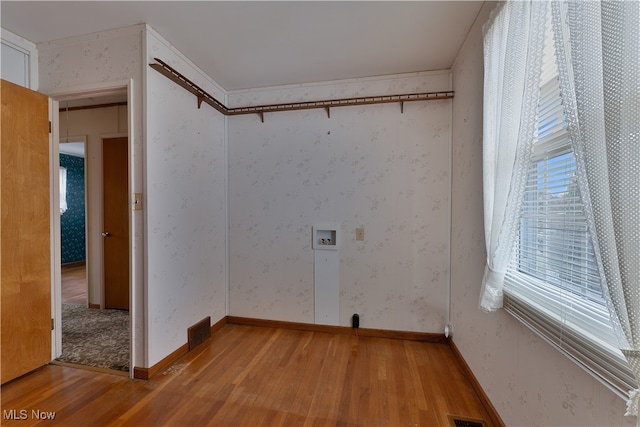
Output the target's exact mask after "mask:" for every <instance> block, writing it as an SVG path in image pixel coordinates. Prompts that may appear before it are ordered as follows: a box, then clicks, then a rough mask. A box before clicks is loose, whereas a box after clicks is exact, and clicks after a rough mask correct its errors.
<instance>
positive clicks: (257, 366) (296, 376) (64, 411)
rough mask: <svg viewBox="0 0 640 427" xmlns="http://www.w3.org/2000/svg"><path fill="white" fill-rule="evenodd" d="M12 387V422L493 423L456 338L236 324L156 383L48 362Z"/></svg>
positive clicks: (7, 410) (7, 388)
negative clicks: (50, 416) (46, 417)
mask: <svg viewBox="0 0 640 427" xmlns="http://www.w3.org/2000/svg"><path fill="white" fill-rule="evenodd" d="M1 391H2V412H3V420H2V423H3V424H5V425H7V426H9V425H13V424H16V425H20V426H28V425H33V424H36V423H38V421H39V420H38V419H36V418H35V417H34V416H33V415H37V412H32V411H43V412H44V413H45V414H46V413H55V420H54V421H53V422H51V421H47V422H46V424H47V425H64V426H86V425H93V426H107V425H123V426H205V425H209V426H393V427H395V426H452V423H451V421H450V419H449V414H453V415H455V416H458V417H460V418H463V419H477V420H484V425H485V426H487V427H489V426H491V425H492V424H490V422H489V419H490V418H489V416H488V413H487V412H486V411H485V409H484V408H483V407H482V405H481V403H480V401H479V399H478V397H477V396H476V395H475V393H474V391H473V388H472V387H471V385H470V383H469V381H468V380H467V378H466V377H465V376H464V373H463V371H462V369H461V367H460V366H459V364H458V362H457V360H456V359H455V357H454V355H453V352H452V350H451V348H450V347H449V346H448V345H447V344H432V343H423V342H417V341H405V340H394V339H384V338H371V337H355V336H350V335H337V334H328V333H322V332H304V331H295V330H288V329H277V328H262V327H253V326H243V325H234V324H227V325H225V326H224V327H222V329H220V330H219V331H217V332H216V333H214V334H213V336H212V337H211V338H210V339H209V340H207V341H206V342H205V343H204V344H202V345H201V346H199V347H197V348H196V349H194V350H193V351H192V352H190V353H188V354H186V355H185V356H184V357H183V358H181V359H179V360H178V361H177V362H176V363H175V364H173V365H171V366H170V367H169V368H167V369H166V370H165V371H163V372H162V373H159V374H157V375H156V376H154V377H153V378H152V379H150V380H148V381H145V380H132V379H128V378H123V377H119V376H113V375H108V374H101V373H96V372H91V371H85V370H79V369H72V368H67V367H63V366H53V365H48V366H45V367H43V368H41V369H39V370H37V371H35V372H32V373H31V374H28V375H26V376H24V377H22V378H19V379H18V380H15V381H13V382H10V383H8V384H6V385H4V386H3V387H2V390H1ZM12 410H14V412H11V411H12ZM23 410H24V411H25V412H20V411H23ZM12 414H15V415H16V417H14V418H17V417H19V416H20V415H21V414H26V418H27V419H25V420H21V421H17V420H10V419H8V418H11V416H12Z"/></svg>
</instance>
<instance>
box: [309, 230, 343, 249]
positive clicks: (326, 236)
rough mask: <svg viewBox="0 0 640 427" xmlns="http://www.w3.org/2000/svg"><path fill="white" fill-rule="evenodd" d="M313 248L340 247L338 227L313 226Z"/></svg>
mask: <svg viewBox="0 0 640 427" xmlns="http://www.w3.org/2000/svg"><path fill="white" fill-rule="evenodd" d="M312 248H313V249H329V250H337V249H338V227H327V226H313V243H312Z"/></svg>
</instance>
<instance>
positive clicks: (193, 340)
mask: <svg viewBox="0 0 640 427" xmlns="http://www.w3.org/2000/svg"><path fill="white" fill-rule="evenodd" d="M187 336H188V337H187V340H188V343H189V351H191V350H193V349H194V348H196V347H197V346H199V345H200V344H202V343H203V342H204V341H206V340H207V339H208V338H209V337H211V317H210V316H207V317H205V318H204V319H202V320H201V321H199V322H198V323H196V324H195V325H193V326H191V327H190V328H189V329H187Z"/></svg>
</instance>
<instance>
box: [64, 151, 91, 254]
mask: <svg viewBox="0 0 640 427" xmlns="http://www.w3.org/2000/svg"><path fill="white" fill-rule="evenodd" d="M60 167H63V168H66V169H67V210H66V211H65V212H64V213H63V214H62V215H61V216H60V241H61V245H62V263H63V264H66V263H69V262H78V261H84V260H85V256H86V245H85V206H84V199H85V196H84V194H85V187H84V158H82V157H75V156H69V155H67V154H60Z"/></svg>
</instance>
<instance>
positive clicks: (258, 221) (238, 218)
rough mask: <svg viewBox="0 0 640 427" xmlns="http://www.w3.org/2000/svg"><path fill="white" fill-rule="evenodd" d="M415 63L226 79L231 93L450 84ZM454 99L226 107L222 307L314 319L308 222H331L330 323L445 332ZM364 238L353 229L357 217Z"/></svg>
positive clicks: (257, 97) (311, 95) (305, 97)
mask: <svg viewBox="0 0 640 427" xmlns="http://www.w3.org/2000/svg"><path fill="white" fill-rule="evenodd" d="M449 79H450V76H449V74H448V73H447V72H444V73H420V74H411V75H401V76H388V77H385V78H370V79H358V80H350V81H335V82H324V83H316V84H312V85H295V86H286V87H277V88H266V89H259V90H247V91H238V92H231V93H230V94H229V104H230V106H240V105H249V104H252V105H255V104H270V103H278V102H296V101H311V100H317V99H336V98H347V97H354V96H364V95H367V96H368V95H384V94H398V93H413V92H422V91H436V90H448V89H449V84H450V82H449ZM450 106H451V101H450V100H445V101H429V102H412V103H406V104H405V106H404V113H401V109H400V104H385V105H369V106H360V107H344V108H333V109H331V110H330V116H331V117H330V118H329V117H328V116H327V112H326V111H324V110H323V109H319V110H306V111H292V112H281V113H275V114H265V117H264V123H261V121H260V118H259V117H258V116H257V115H249V116H236V117H231V118H230V119H229V200H230V201H229V210H230V216H229V217H230V222H229V232H230V253H229V259H230V266H229V270H230V295H229V314H230V315H234V316H245V317H254V318H264V319H275V320H285V321H293V322H304V323H314V254H313V250H312V248H311V241H312V238H311V236H312V226H313V225H316V224H330V225H337V226H338V227H339V228H340V232H341V236H340V248H339V259H340V261H339V324H340V325H343V326H348V325H350V318H351V315H352V314H353V313H358V314H359V315H360V326H361V327H363V328H379V329H392V330H405V331H427V332H442V331H443V328H444V324H445V322H446V317H447V309H448V286H449V268H448V265H449V261H448V257H449V217H450V213H449V176H450V174H449V169H450V161H449V155H450V154H449V152H450V132H451V127H450ZM357 227H363V228H364V229H365V240H364V241H356V240H355V228H357Z"/></svg>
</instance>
